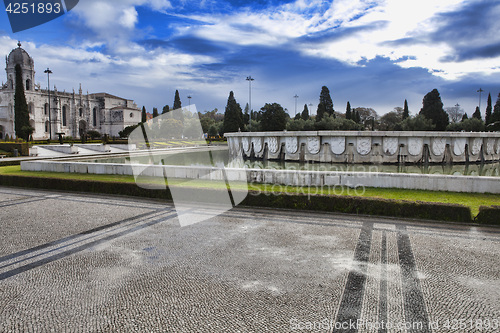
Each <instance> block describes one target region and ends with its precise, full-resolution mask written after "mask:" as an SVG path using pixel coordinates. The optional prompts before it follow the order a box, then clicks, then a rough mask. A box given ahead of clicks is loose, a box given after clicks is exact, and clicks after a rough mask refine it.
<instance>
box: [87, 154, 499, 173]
mask: <svg viewBox="0 0 500 333" xmlns="http://www.w3.org/2000/svg"><path fill="white" fill-rule="evenodd" d="M211 156H212V164H213V165H215V166H222V165H226V166H227V167H229V168H242V167H246V168H251V169H277V170H281V169H287V170H313V171H350V172H390V173H416V174H437V175H443V174H444V175H456V176H463V175H467V176H489V177H500V162H497V163H490V164H483V165H480V164H469V165H463V164H462V165H429V166H419V165H366V164H333V163H299V162H278V161H245V162H244V165H242V164H241V163H240V162H239V163H237V164H235V162H234V161H231V162H229V165H228V159H229V156H228V152H227V151H225V150H215V151H211ZM155 160H156V161H157V164H159V161H161V163H162V164H163V165H186V166H207V164H206V162H205V161H206V155H204V153H203V152H185V153H176V154H169V155H164V156H159V157H158V158H155ZM85 161H87V162H91V163H118V164H123V163H127V161H130V158H128V157H113V158H99V159H92V160H85ZM137 161H140V162H141V163H144V164H151V160H150V157H149V155H147V156H144V157H142V158H140V157H139V158H138V157H134V162H137Z"/></svg>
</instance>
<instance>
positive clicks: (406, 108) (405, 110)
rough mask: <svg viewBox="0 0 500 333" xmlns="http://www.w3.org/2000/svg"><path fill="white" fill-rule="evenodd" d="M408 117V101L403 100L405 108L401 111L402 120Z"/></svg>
mask: <svg viewBox="0 0 500 333" xmlns="http://www.w3.org/2000/svg"><path fill="white" fill-rule="evenodd" d="M409 116H410V110H409V109H408V101H407V100H406V99H405V107H404V109H403V120H405V119H406V118H408V117H409Z"/></svg>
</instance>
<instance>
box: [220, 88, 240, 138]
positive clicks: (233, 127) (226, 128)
mask: <svg viewBox="0 0 500 333" xmlns="http://www.w3.org/2000/svg"><path fill="white" fill-rule="evenodd" d="M243 125H244V124H243V111H242V110H241V106H240V104H239V103H237V102H236V99H235V98H234V93H233V92H232V91H231V92H229V97H228V99H227V105H226V110H225V111H224V123H223V126H222V130H223V132H224V133H230V132H238V131H239V130H241V129H242V128H243Z"/></svg>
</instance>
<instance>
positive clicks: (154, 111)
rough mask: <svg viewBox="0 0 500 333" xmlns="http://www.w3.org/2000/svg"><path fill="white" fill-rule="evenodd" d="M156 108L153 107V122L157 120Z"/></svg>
mask: <svg viewBox="0 0 500 333" xmlns="http://www.w3.org/2000/svg"><path fill="white" fill-rule="evenodd" d="M157 117H158V109H157V108H153V122H155V123H156V122H158V118H157Z"/></svg>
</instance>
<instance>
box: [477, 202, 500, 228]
mask: <svg viewBox="0 0 500 333" xmlns="http://www.w3.org/2000/svg"><path fill="white" fill-rule="evenodd" d="M474 220H475V221H476V222H477V223H481V224H500V206H490V207H487V206H481V207H479V214H478V215H477V216H476V218H475V219H474Z"/></svg>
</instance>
